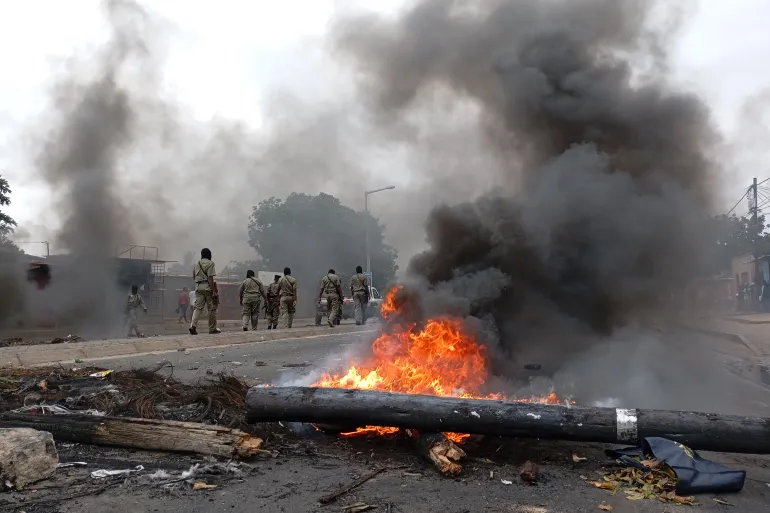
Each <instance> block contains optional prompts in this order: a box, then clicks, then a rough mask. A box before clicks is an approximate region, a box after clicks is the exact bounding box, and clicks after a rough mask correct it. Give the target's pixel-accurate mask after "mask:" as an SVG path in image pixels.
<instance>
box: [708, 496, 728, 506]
mask: <svg viewBox="0 0 770 513" xmlns="http://www.w3.org/2000/svg"><path fill="white" fill-rule="evenodd" d="M711 500H712V501H714V502H716V503H717V504H722V505H723V506H732V504H730V503H729V502H727V501H726V500H724V499H720V498H719V497H713V498H712V499H711Z"/></svg>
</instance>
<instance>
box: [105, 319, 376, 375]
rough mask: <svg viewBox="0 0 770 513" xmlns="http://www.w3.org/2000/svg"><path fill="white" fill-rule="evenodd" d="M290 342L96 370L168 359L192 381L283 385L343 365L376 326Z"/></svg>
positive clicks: (125, 361)
mask: <svg viewBox="0 0 770 513" xmlns="http://www.w3.org/2000/svg"><path fill="white" fill-rule="evenodd" d="M333 330H334V328H329V335H328V336H317V337H303V338H291V339H283V340H275V341H270V342H258V343H253V344H241V345H238V346H232V347H217V348H209V349H190V350H187V351H185V352H180V351H177V352H171V353H161V354H149V355H148V354H144V355H139V356H130V357H123V358H113V359H107V360H99V361H98V362H95V363H96V365H98V366H100V367H105V368H110V369H114V370H125V369H136V368H140V367H150V366H152V365H154V364H156V363H158V362H162V361H169V362H171V364H172V365H173V370H174V377H175V378H177V379H181V380H185V381H192V380H195V379H198V378H205V377H207V376H210V375H212V374H219V373H220V372H224V373H232V374H233V375H235V376H236V377H238V378H240V379H243V380H245V381H247V382H249V383H271V384H285V383H288V382H291V381H295V380H297V379H301V378H302V377H303V376H308V375H310V374H312V373H313V372H316V373H317V372H320V370H322V369H327V368H329V367H334V366H335V365H341V364H342V363H344V360H345V358H344V355H345V354H347V353H350V352H353V351H356V350H360V349H365V348H366V347H368V344H369V342H371V341H372V340H373V339H374V337H375V336H376V334H377V332H376V325H373V326H372V329H371V330H369V331H367V332H362V333H345V334H340V335H337V336H335V335H334V331H333Z"/></svg>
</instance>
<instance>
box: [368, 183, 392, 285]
mask: <svg viewBox="0 0 770 513" xmlns="http://www.w3.org/2000/svg"><path fill="white" fill-rule="evenodd" d="M395 188H396V186H395V185H389V186H387V187H382V188H380V189H374V190H371V191H364V212H366V214H367V215H366V219H364V230H365V231H366V272H367V273H370V274H371V272H372V259H371V255H370V254H369V195H370V194H374V193H375V192H382V191H389V190H391V189H395ZM370 285H371V284H370Z"/></svg>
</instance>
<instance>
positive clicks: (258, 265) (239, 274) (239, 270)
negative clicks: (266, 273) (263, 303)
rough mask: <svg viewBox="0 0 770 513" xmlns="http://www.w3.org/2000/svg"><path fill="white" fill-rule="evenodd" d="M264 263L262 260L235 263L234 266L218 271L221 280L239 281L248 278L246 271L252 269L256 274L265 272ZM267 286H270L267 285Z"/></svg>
mask: <svg viewBox="0 0 770 513" xmlns="http://www.w3.org/2000/svg"><path fill="white" fill-rule="evenodd" d="M264 266H265V264H264V262H262V260H244V261H242V262H239V261H234V262H232V265H227V266H225V267H224V268H223V269H222V270H221V271H218V272H217V274H219V278H220V279H223V280H226V281H239V280H243V279H244V278H246V271H248V270H249V269H251V270H252V271H254V272H257V271H261V270H262V271H263V270H264ZM265 285H268V284H267V283H266V284H265Z"/></svg>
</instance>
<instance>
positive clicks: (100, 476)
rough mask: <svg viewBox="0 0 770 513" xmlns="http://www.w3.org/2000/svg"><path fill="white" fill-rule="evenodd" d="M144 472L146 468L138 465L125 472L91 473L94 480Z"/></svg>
mask: <svg viewBox="0 0 770 513" xmlns="http://www.w3.org/2000/svg"><path fill="white" fill-rule="evenodd" d="M142 470H144V467H143V466H142V465H137V466H136V467H134V468H133V469H125V470H104V469H102V470H94V471H93V472H91V477H92V478H94V479H103V478H105V477H112V476H124V475H125V476H127V475H129V474H133V473H135V472H141V471H142Z"/></svg>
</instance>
